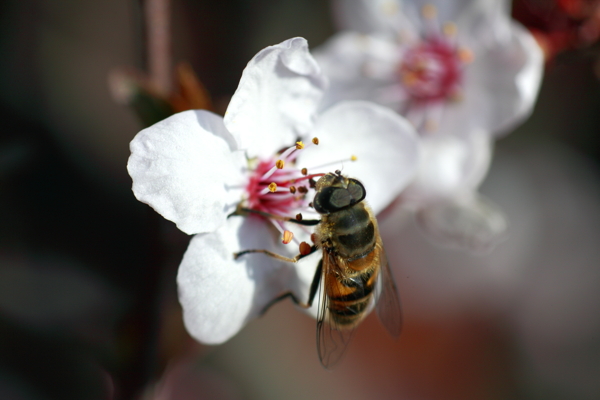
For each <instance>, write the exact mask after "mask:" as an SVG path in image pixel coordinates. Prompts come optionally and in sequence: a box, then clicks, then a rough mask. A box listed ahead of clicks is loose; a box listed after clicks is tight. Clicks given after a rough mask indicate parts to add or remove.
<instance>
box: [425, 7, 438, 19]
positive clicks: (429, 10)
mask: <svg viewBox="0 0 600 400" xmlns="http://www.w3.org/2000/svg"><path fill="white" fill-rule="evenodd" d="M421 14H422V15H423V18H427V19H432V18H435V16H436V15H437V8H435V6H434V5H433V4H425V5H424V6H423V8H422V9H421Z"/></svg>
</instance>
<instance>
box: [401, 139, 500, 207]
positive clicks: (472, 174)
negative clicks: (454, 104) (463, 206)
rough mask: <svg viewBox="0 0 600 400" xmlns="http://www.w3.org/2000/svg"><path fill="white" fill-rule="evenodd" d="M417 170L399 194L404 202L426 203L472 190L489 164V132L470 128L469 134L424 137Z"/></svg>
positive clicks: (479, 181) (415, 204)
mask: <svg viewBox="0 0 600 400" xmlns="http://www.w3.org/2000/svg"><path fill="white" fill-rule="evenodd" d="M421 145H422V153H421V163H420V165H419V171H418V173H417V175H416V177H415V179H414V181H413V182H412V183H411V184H410V185H409V186H408V187H407V188H406V190H405V191H404V192H403V193H402V199H403V201H404V202H405V204H407V205H412V206H415V207H417V208H419V207H423V206H425V205H426V204H431V203H435V202H439V201H441V200H444V199H448V198H453V197H456V196H457V195H459V194H461V193H464V192H472V191H473V190H474V189H475V188H476V187H477V186H478V185H479V184H480V183H481V181H482V180H483V178H484V177H485V174H486V173H487V170H488V168H489V165H490V160H491V141H490V138H489V134H488V133H487V132H482V131H472V132H471V134H470V135H469V136H466V137H457V136H450V135H446V134H442V133H441V132H440V134H438V135H432V136H424V137H422V139H421Z"/></svg>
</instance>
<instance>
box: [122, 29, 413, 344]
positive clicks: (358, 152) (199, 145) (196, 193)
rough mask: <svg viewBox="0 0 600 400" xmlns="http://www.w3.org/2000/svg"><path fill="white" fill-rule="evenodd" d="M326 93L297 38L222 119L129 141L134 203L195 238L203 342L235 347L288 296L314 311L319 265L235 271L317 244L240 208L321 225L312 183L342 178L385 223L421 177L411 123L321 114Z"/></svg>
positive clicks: (350, 113) (355, 106)
mask: <svg viewBox="0 0 600 400" xmlns="http://www.w3.org/2000/svg"><path fill="white" fill-rule="evenodd" d="M326 87H327V80H326V78H325V77H324V75H323V74H322V73H321V70H320V68H319V67H318V65H317V63H316V62H315V60H314V59H313V58H312V56H311V55H310V54H309V52H308V46H307V43H306V41H305V40H304V39H303V38H294V39H290V40H287V41H285V42H283V43H281V44H278V45H275V46H271V47H267V48H265V49H263V50H262V51H260V52H259V53H258V54H257V55H256V56H255V57H254V58H253V59H252V60H251V61H250V62H249V63H248V66H247V67H246V69H245V70H244V73H243V75H242V78H241V81H240V84H239V86H238V89H237V91H236V92H235V94H234V95H233V97H232V99H231V103H230V104H229V107H228V109H227V112H226V114H225V117H224V118H221V117H220V116H218V115H215V114H212V113H210V112H208V111H203V110H200V111H186V112H182V113H180V114H176V115H174V116H172V117H170V118H167V119H166V120H164V121H162V122H159V123H157V124H155V125H153V126H151V127H149V128H147V129H144V130H143V131H141V132H140V133H138V135H137V136H136V137H135V138H134V140H133V141H132V142H131V146H130V147H131V152H132V154H131V157H130V159H129V163H128V170H129V174H130V175H131V177H132V178H133V192H134V194H135V196H136V197H137V198H138V200H140V201H142V202H144V203H147V204H149V205H150V206H152V207H153V208H154V209H155V210H156V211H157V212H159V213H160V214H161V215H163V216H164V217H165V218H166V219H169V220H171V221H173V222H175V224H177V226H178V227H179V229H181V230H182V231H183V232H185V233H187V234H190V235H191V234H193V235H194V237H193V238H192V240H191V242H190V245H189V247H188V249H187V251H186V253H185V255H184V257H183V260H182V262H181V265H180V268H179V273H178V277H177V282H178V287H179V297H180V302H181V304H182V306H183V311H184V322H185V325H186V327H187V329H188V331H189V332H190V334H191V335H192V336H193V337H194V338H196V339H197V340H199V341H201V342H203V343H207V344H218V343H222V342H224V341H226V340H228V339H229V338H230V337H232V336H233V335H235V334H236V333H237V332H238V331H239V330H240V329H241V328H242V327H243V326H244V325H245V324H246V323H247V322H248V321H249V320H251V319H253V318H255V317H257V316H258V315H259V314H260V312H261V311H262V310H263V309H264V307H265V306H266V305H267V304H269V302H270V301H271V300H273V299H274V298H275V297H277V296H278V295H280V294H282V293H284V292H288V291H292V292H293V293H294V294H295V295H296V296H297V297H298V298H299V299H301V300H303V301H306V300H307V297H308V290H309V286H310V283H311V281H312V278H313V275H314V273H315V270H316V266H317V262H318V256H317V255H313V256H309V257H306V258H305V259H303V260H301V261H300V262H299V263H297V264H291V263H284V262H281V261H278V260H276V259H273V258H270V257H267V256H265V255H263V254H248V255H245V256H242V257H240V258H239V259H237V260H234V256H233V254H234V253H235V252H239V251H242V250H246V249H267V250H270V251H273V252H275V253H278V254H282V255H286V256H290V257H291V256H294V255H296V254H298V252H299V251H298V248H299V246H298V245H299V244H300V243H301V242H303V241H305V242H308V243H310V233H311V231H310V230H309V229H306V228H305V227H300V226H298V225H294V224H291V223H289V222H282V221H274V220H270V219H266V218H263V217H261V216H257V215H248V216H240V215H231V214H232V213H234V212H235V211H236V209H237V208H238V206H243V207H247V208H252V209H257V210H261V211H264V212H268V213H272V214H276V215H281V216H285V217H294V216H295V215H296V214H298V213H302V214H303V216H304V218H314V217H318V215H317V214H316V213H314V211H312V212H311V209H310V208H309V207H308V203H309V202H310V201H312V197H313V193H312V192H314V191H313V190H312V189H310V184H309V178H310V177H311V176H313V175H314V174H318V173H324V172H331V171H334V170H336V169H340V170H341V171H342V172H343V173H344V174H347V175H349V176H352V177H355V178H357V179H359V180H360V181H361V182H362V183H363V184H364V186H365V188H366V191H367V200H369V203H370V205H371V206H372V208H373V209H374V211H375V212H377V211H380V210H382V209H383V208H385V207H386V206H387V205H389V204H390V203H391V202H392V201H393V199H394V198H395V197H396V196H397V195H398V193H399V192H400V191H402V190H403V189H404V187H405V186H406V185H407V184H408V182H409V181H410V180H411V179H412V177H413V176H414V174H415V173H416V169H417V166H418V157H419V143H418V139H417V133H416V132H415V131H414V129H413V127H412V126H411V125H410V124H409V123H408V122H407V121H406V120H404V119H403V118H402V117H400V116H398V115H397V114H396V113H394V112H393V111H391V110H389V109H387V108H384V107H381V106H379V105H376V104H373V103H367V102H363V101H351V102H345V103H340V104H338V105H336V106H333V107H331V108H330V109H328V110H327V111H325V112H322V113H319V112H318V105H319V102H320V100H321V97H322V95H323V92H324V90H325V89H326ZM314 137H316V138H318V141H319V144H318V145H316V144H314V143H313V141H312V139H313V138H314ZM354 159H357V161H352V160H354ZM303 168H307V171H303V170H302V169H303ZM314 179H315V180H317V179H318V176H315V177H314ZM292 186H293V188H292ZM284 234H285V235H284ZM290 234H293V238H291V237H290ZM283 242H285V243H286V244H284V243H283ZM312 312H313V313H314V312H315V311H314V307H313V310H312Z"/></svg>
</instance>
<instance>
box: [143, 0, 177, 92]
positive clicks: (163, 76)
mask: <svg viewBox="0 0 600 400" xmlns="http://www.w3.org/2000/svg"><path fill="white" fill-rule="evenodd" d="M144 17H145V20H146V35H147V40H148V44H147V51H148V70H149V71H148V73H149V75H150V81H151V82H152V84H153V85H154V86H155V87H156V88H157V89H158V90H159V91H160V92H161V93H163V94H166V93H169V92H170V91H171V12H170V1H169V0H145V7H144Z"/></svg>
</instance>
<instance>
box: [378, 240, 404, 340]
mask: <svg viewBox="0 0 600 400" xmlns="http://www.w3.org/2000/svg"><path fill="white" fill-rule="evenodd" d="M377 247H378V248H379V280H378V282H377V289H376V294H377V305H376V309H377V316H378V317H379V320H380V321H381V323H382V324H383V326H384V327H385V329H386V330H387V331H388V332H389V334H390V335H392V337H393V338H394V339H396V338H398V336H400V331H401V330H402V308H401V306H400V298H399V297H398V289H397V288H396V284H395V283H394V277H393V276H392V271H391V270H390V264H389V262H388V259H387V255H386V254H385V250H384V249H383V244H382V242H381V238H379V240H378V241H377Z"/></svg>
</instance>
